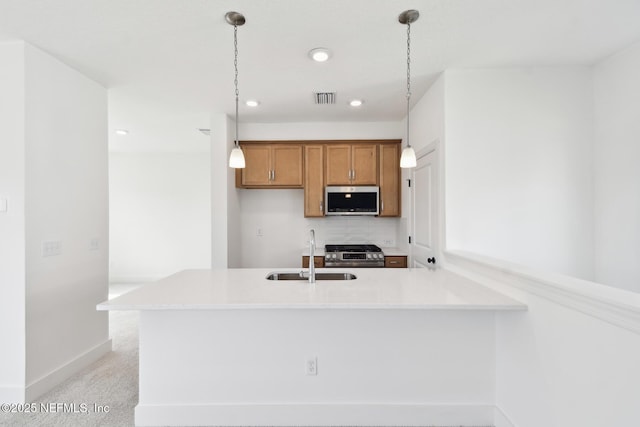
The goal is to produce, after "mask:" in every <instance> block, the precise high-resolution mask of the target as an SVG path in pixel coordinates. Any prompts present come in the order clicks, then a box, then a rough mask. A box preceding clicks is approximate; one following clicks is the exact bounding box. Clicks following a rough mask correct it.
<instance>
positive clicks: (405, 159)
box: [400, 146, 416, 168]
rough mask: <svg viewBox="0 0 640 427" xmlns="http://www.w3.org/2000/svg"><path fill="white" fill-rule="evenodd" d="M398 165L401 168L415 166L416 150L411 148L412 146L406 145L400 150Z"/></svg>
mask: <svg viewBox="0 0 640 427" xmlns="http://www.w3.org/2000/svg"><path fill="white" fill-rule="evenodd" d="M400 167H401V168H415V167H416V152H415V151H414V150H413V147H411V146H407V147H405V148H404V150H402V155H401V156H400Z"/></svg>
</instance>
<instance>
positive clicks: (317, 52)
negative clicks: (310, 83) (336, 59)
mask: <svg viewBox="0 0 640 427" xmlns="http://www.w3.org/2000/svg"><path fill="white" fill-rule="evenodd" d="M309 58H311V59H313V60H314V61H316V62H325V61H326V60H328V59H329V58H331V52H330V51H329V49H327V48H324V47H317V48H315V49H311V50H310V51H309Z"/></svg>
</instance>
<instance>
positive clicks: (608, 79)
mask: <svg viewBox="0 0 640 427" xmlns="http://www.w3.org/2000/svg"><path fill="white" fill-rule="evenodd" d="M639 75H640V43H636V44H635V45H634V46H632V47H630V48H628V49H626V50H624V51H622V52H619V53H617V54H616V55H614V56H612V57H610V58H608V59H606V60H604V61H602V62H601V63H599V64H598V65H597V66H596V67H595V73H594V87H595V111H596V122H595V248H596V250H595V256H596V273H595V278H596V280H597V281H598V282H601V283H605V284H608V285H612V286H617V287H620V288H624V289H629V290H633V291H635V292H640V167H638V159H640V120H638V112H639V111H640V79H638V76H639Z"/></svg>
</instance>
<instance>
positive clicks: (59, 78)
mask: <svg viewBox="0 0 640 427" xmlns="http://www.w3.org/2000/svg"><path fill="white" fill-rule="evenodd" d="M25 47H26V49H25V65H26V76H25V78H26V85H25V95H26V96H25V115H26V127H25V129H26V132H25V143H26V225H27V227H26V259H27V313H26V316H27V320H26V324H27V376H26V380H27V387H30V388H33V391H32V392H31V393H30V394H32V395H37V394H39V391H41V390H42V389H43V388H44V389H46V387H45V386H44V385H43V384H41V383H42V382H43V381H44V380H43V379H44V378H47V376H55V375H56V374H55V372H56V371H57V370H60V369H62V370H64V369H66V365H68V364H73V363H76V362H77V360H76V359H78V358H80V357H82V356H84V355H85V354H86V353H90V352H93V351H94V350H98V354H97V355H96V357H97V356H101V355H102V354H104V351H106V350H110V341H109V336H108V333H109V327H108V317H107V314H106V313H101V312H98V311H96V309H95V306H96V304H98V303H100V302H102V301H104V300H105V299H106V298H107V274H108V272H107V262H108V261H107V260H108V180H107V176H108V175H107V164H108V160H107V95H106V90H105V89H104V87H102V86H101V85H99V84H97V83H96V82H94V81H92V80H89V79H88V78H86V77H85V76H83V75H81V74H79V73H78V72H77V71H75V70H73V69H72V68H70V67H68V66H67V65H65V64H63V63H62V62H60V61H58V60H57V59H55V58H53V57H51V56H50V55H48V54H46V53H44V52H42V51H40V50H38V49H37V48H35V47H33V46H30V45H25ZM92 239H97V240H98V244H99V247H98V248H97V249H96V250H91V248H90V242H91V240H92ZM45 240H57V241H60V242H61V244H62V253H61V255H58V256H53V257H46V258H44V257H43V256H42V241H45ZM105 343H108V348H106V349H105V348H104V347H105ZM44 382H46V381H44ZM53 382H54V383H55V381H53Z"/></svg>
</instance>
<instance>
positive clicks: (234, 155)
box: [229, 147, 415, 169]
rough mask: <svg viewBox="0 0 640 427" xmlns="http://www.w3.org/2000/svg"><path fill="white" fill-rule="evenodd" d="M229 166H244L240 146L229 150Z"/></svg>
mask: <svg viewBox="0 0 640 427" xmlns="http://www.w3.org/2000/svg"><path fill="white" fill-rule="evenodd" d="M403 155H404V153H403ZM414 162H415V159H414ZM229 167H230V168H235V169H242V168H244V167H245V162H244V153H243V152H242V149H241V148H240V147H235V148H234V149H233V150H231V155H230V156H229Z"/></svg>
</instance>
